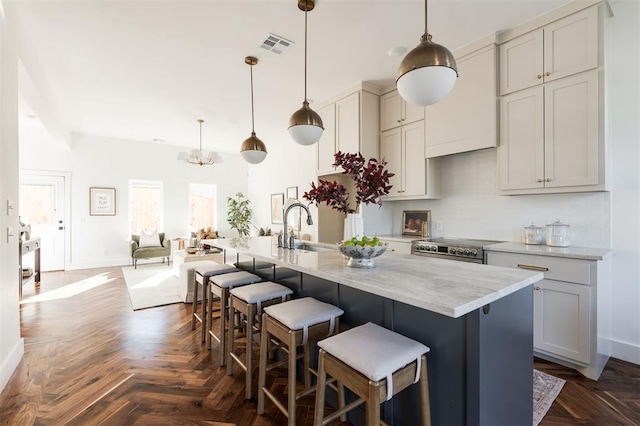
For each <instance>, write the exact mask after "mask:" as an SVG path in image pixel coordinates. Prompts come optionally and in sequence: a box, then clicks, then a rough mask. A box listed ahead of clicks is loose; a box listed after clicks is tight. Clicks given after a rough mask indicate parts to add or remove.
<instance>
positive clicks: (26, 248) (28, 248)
mask: <svg viewBox="0 0 640 426" xmlns="http://www.w3.org/2000/svg"><path fill="white" fill-rule="evenodd" d="M33 244H34V243H33V241H29V242H26V243H23V244H22V255H23V256H24V255H25V254H27V253H31V252H32V251H33V250H34V246H33Z"/></svg>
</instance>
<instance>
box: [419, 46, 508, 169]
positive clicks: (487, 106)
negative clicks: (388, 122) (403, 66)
mask: <svg viewBox="0 0 640 426" xmlns="http://www.w3.org/2000/svg"><path fill="white" fill-rule="evenodd" d="M456 62H457V65H458V74H459V77H458V80H457V81H456V84H455V85H454V86H453V90H452V91H451V93H449V94H448V95H447V96H446V97H445V98H444V99H443V100H441V101H440V102H438V103H437V104H434V105H430V106H428V107H427V146H426V151H425V154H426V158H433V157H440V156H443V155H450V154H456V153H459V152H467V151H474V150H477V149H483V148H491V147H495V146H496V145H497V143H498V136H497V124H496V123H497V102H496V95H497V87H496V86H497V81H496V67H497V64H496V47H495V44H491V45H489V46H485V47H484V48H482V49H479V50H476V51H474V52H472V53H470V54H467V55H465V56H462V57H460V59H457V58H456Z"/></svg>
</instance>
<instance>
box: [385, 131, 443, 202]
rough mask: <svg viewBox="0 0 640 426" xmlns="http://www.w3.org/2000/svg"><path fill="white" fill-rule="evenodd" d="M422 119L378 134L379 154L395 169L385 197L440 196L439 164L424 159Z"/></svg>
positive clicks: (388, 165) (418, 197)
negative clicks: (390, 186) (389, 188)
mask: <svg viewBox="0 0 640 426" xmlns="http://www.w3.org/2000/svg"><path fill="white" fill-rule="evenodd" d="M424 141H425V128H424V120H420V121H416V122H414V123H410V124H405V125H404V126H401V127H397V128H394V129H390V130H387V131H385V132H382V133H381V134H380V158H384V159H385V160H386V161H387V169H388V170H389V171H390V172H391V173H394V176H393V177H392V178H391V179H390V181H389V183H390V184H391V185H392V188H391V191H390V192H389V195H388V196H387V197H385V198H386V199H387V200H394V199H398V200H400V199H402V200H410V199H426V198H439V197H440V178H439V172H440V170H439V164H438V163H437V162H436V160H425V158H424V149H425V143H424Z"/></svg>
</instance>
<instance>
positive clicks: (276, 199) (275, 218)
mask: <svg viewBox="0 0 640 426" xmlns="http://www.w3.org/2000/svg"><path fill="white" fill-rule="evenodd" d="M283 205H284V194H283V193H282V192H278V193H277V194H271V223H283V220H282V213H283V212H282V207H283Z"/></svg>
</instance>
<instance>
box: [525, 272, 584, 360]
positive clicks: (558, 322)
mask: <svg viewBox="0 0 640 426" xmlns="http://www.w3.org/2000/svg"><path fill="white" fill-rule="evenodd" d="M590 299H591V298H590V287H587V286H583V285H580V284H567V283H562V282H559V281H552V280H542V281H540V282H538V283H536V284H534V292H533V317H534V318H533V324H534V325H533V346H534V348H535V349H539V350H541V351H545V352H548V353H551V354H556V355H559V356H562V357H566V358H569V359H572V360H575V361H579V362H583V363H589V362H590V355H589V336H590V330H589V306H590Z"/></svg>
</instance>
